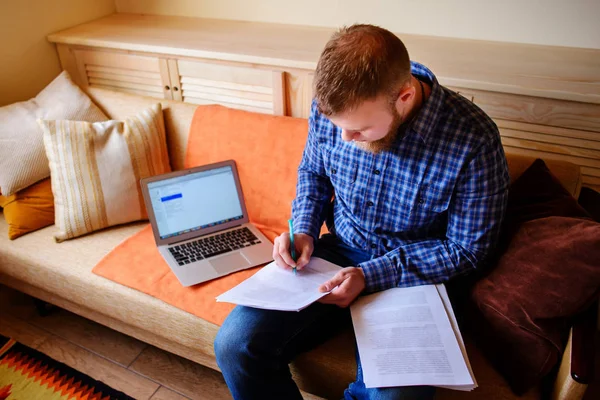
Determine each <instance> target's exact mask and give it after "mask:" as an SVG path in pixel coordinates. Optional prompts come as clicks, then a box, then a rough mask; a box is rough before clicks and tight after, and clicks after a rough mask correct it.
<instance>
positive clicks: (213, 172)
mask: <svg viewBox="0 0 600 400" xmlns="http://www.w3.org/2000/svg"><path fill="white" fill-rule="evenodd" d="M141 186H142V192H143V194H144V202H145V203H146V210H147V211H148V218H149V219H150V223H151V224H152V231H153V232H154V239H155V240H156V245H157V246H158V250H159V251H160V254H161V255H162V256H163V257H164V259H165V260H166V261H167V264H169V267H171V270H172V271H173V273H174V274H175V276H176V277H177V279H179V282H181V284H182V285H183V286H191V285H195V284H197V283H200V282H205V281H208V280H211V279H215V278H218V277H220V276H223V275H227V274H230V273H232V272H235V271H239V270H242V269H246V268H251V267H254V266H256V265H260V264H264V263H266V262H270V261H272V260H273V258H272V251H273V245H272V243H271V242H270V241H269V240H268V239H267V238H266V237H265V236H264V235H263V234H262V233H261V232H260V231H259V230H258V229H257V228H256V227H255V226H254V225H252V224H251V223H249V222H248V213H247V211H246V205H245V203H244V197H243V194H242V187H241V185H240V179H239V176H238V172H237V168H236V166H235V161H233V160H229V161H224V162H220V163H215V164H210V165H205V166H202V167H196V168H190V169H186V170H183V171H176V172H171V173H168V174H163V175H158V176H153V177H151V178H146V179H142V180H141Z"/></svg>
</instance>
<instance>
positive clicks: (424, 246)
mask: <svg viewBox="0 0 600 400" xmlns="http://www.w3.org/2000/svg"><path fill="white" fill-rule="evenodd" d="M509 181H510V178H509V174H508V166H507V164H506V157H505V155H504V150H503V148H502V144H501V143H500V139H499V137H498V139H497V140H494V142H493V143H489V144H484V145H482V146H480V149H479V151H478V152H476V156H475V157H474V158H473V159H472V160H471V161H470V162H469V163H468V165H467V167H466V169H465V172H464V173H463V174H462V178H461V179H460V181H459V182H458V184H457V187H456V188H455V191H454V194H453V196H452V199H451V201H450V204H449V208H448V228H447V231H446V238H445V239H432V240H424V241H414V242H411V243H407V244H406V245H403V246H402V247H399V248H397V249H394V250H392V251H390V252H388V253H386V254H384V255H382V256H381V257H377V258H374V259H371V260H369V261H366V262H364V263H361V264H359V267H361V268H362V269H363V271H364V274H365V280H366V289H365V290H366V291H367V292H377V291H380V290H385V289H389V288H392V287H396V286H397V287H406V286H417V285H424V284H437V283H442V282H446V281H448V280H449V279H450V278H452V277H454V276H457V275H460V274H464V273H467V272H470V271H472V270H473V269H475V268H476V267H477V265H478V264H479V263H480V262H481V261H482V260H483V259H484V258H485V257H486V256H487V255H488V254H490V252H491V251H492V250H493V248H494V246H495V245H496V242H497V239H498V236H499V234H500V228H501V222H502V219H503V218H504V213H505V210H506V202H507V199H508V185H509Z"/></svg>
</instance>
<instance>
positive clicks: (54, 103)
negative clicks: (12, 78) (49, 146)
mask: <svg viewBox="0 0 600 400" xmlns="http://www.w3.org/2000/svg"><path fill="white" fill-rule="evenodd" d="M37 119H70V120H77V121H89V122H96V121H106V120H107V119H108V118H107V117H106V115H104V113H103V112H102V111H100V109H99V108H98V107H96V105H94V103H92V101H91V100H90V99H89V97H88V96H87V95H86V94H85V93H83V91H81V89H79V87H77V85H75V84H74V83H73V82H72V81H71V78H70V77H69V75H68V73H67V72H66V71H64V72H62V73H61V74H60V75H58V77H56V78H55V79H54V80H53V81H52V82H50V84H49V85H48V86H46V88H44V90H42V91H41V92H40V93H39V94H38V95H37V96H36V97H35V98H33V99H30V100H28V101H22V102H19V103H14V104H11V105H8V106H5V107H0V121H1V122H0V193H2V194H3V195H4V196H10V195H12V194H13V193H15V192H17V191H19V190H21V189H23V188H26V187H27V186H30V185H32V184H34V183H36V182H37V181H40V180H42V179H44V178H47V177H48V176H50V170H49V169H48V159H47V158H46V153H45V152H44V144H43V141H42V131H41V129H40V127H39V126H38V124H37V123H36V120H37Z"/></svg>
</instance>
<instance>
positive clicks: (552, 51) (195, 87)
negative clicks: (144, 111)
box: [49, 14, 600, 190]
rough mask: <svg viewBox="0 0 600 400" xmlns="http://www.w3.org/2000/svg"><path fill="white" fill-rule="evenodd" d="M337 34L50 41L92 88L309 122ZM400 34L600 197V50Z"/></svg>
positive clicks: (521, 146)
mask: <svg viewBox="0 0 600 400" xmlns="http://www.w3.org/2000/svg"><path fill="white" fill-rule="evenodd" d="M332 33H333V29H332V28H316V27H301V26H292V25H281V24H266V23H257V22H256V23H255V22H240V21H219V20H205V19H201V18H183V17H172V16H150V15H129V14H114V15H111V16H108V17H105V18H101V19H99V20H96V21H92V22H89V23H86V24H82V25H79V26H76V27H73V28H70V29H67V30H64V31H62V32H57V33H54V34H52V35H50V36H49V40H50V41H51V42H54V43H56V44H57V50H58V53H59V57H60V60H61V63H62V66H63V68H64V69H66V70H68V71H69V72H70V73H71V75H72V76H73V78H74V79H75V80H76V81H77V82H78V83H79V84H80V85H82V86H97V87H103V88H107V89H112V90H118V91H124V92H130V93H135V94H141V95H144V96H152V97H156V98H167V99H173V100H179V101H185V102H189V103H194V104H222V105H225V106H228V107H234V108H240V109H244V110H250V111H257V112H262V113H269V114H275V115H289V116H293V117H303V118H306V117H308V116H309V113H310V106H311V101H312V98H313V76H314V69H315V67H316V63H317V60H318V58H319V55H320V52H321V51H322V48H323V46H324V44H325V43H326V41H327V39H328V38H329V37H330V35H331V34H332ZM401 38H402V40H403V41H404V43H405V44H406V45H407V47H408V49H409V51H410V53H411V57H412V58H413V59H414V60H417V61H420V62H423V64H425V65H426V66H428V67H430V68H431V70H432V71H433V72H434V73H436V76H437V78H438V80H439V82H440V83H441V84H442V85H444V86H447V87H450V88H451V89H452V90H455V91H456V92H458V93H459V94H460V95H462V96H464V97H465V98H467V99H469V100H470V101H472V102H474V103H475V104H477V105H478V106H479V107H481V108H482V109H483V110H484V111H485V112H486V113H487V114H488V115H490V116H491V117H492V119H493V120H494V121H495V122H496V124H497V125H498V127H499V128H500V133H501V135H502V142H503V144H504V146H505V148H506V150H507V152H513V153H521V154H526V155H530V156H539V157H544V158H548V159H561V160H566V161H570V162H573V163H575V164H577V165H579V166H580V167H581V170H582V172H583V182H584V184H585V185H586V186H591V187H593V188H595V189H596V190H600V86H599V85H597V82H600V69H599V68H598V66H599V65H600V50H591V49H574V48H559V47H550V46H536V45H527V44H509V43H496V42H485V41H469V40H459V39H456V40H455V39H450V38H435V37H426V36H419V35H401ZM574 65H575V66H576V68H574V67H573V66H574Z"/></svg>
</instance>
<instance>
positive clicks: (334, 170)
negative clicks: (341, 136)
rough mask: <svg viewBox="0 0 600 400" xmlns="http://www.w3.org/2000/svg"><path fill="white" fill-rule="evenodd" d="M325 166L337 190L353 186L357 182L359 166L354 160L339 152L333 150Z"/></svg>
mask: <svg viewBox="0 0 600 400" xmlns="http://www.w3.org/2000/svg"><path fill="white" fill-rule="evenodd" d="M325 167H326V168H327V175H328V176H329V179H330V180H331V183H332V184H333V187H334V188H335V189H336V190H338V189H344V188H346V187H350V186H353V185H354V182H356V175H357V170H358V166H357V164H356V162H355V161H354V160H351V159H345V158H344V157H342V156H340V155H339V154H337V153H335V152H331V153H330V155H329V157H327V160H326V162H325Z"/></svg>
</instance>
